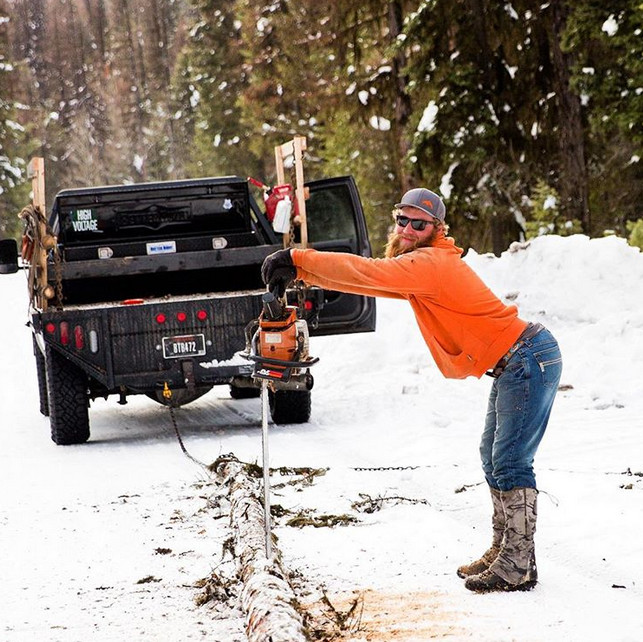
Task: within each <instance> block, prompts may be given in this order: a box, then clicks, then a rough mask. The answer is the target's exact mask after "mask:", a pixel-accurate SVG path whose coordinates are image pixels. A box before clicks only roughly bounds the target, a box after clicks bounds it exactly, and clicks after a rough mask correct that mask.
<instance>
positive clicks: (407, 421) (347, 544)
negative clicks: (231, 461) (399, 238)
mask: <svg viewBox="0 0 643 642" xmlns="http://www.w3.org/2000/svg"><path fill="white" fill-rule="evenodd" d="M465 260H466V261H467V262H468V263H469V264H470V265H471V266H472V267H473V268H474V269H475V270H476V271H477V272H478V273H479V274H480V275H481V276H482V277H483V278H484V280H485V281H486V282H487V284H488V285H489V286H490V287H491V288H492V289H493V290H494V291H495V292H496V293H497V294H498V295H499V296H501V297H502V298H503V299H504V300H507V301H511V302H513V303H515V304H516V305H518V307H519V309H520V312H521V316H522V317H523V318H525V319H529V320H533V321H540V322H541V323H544V324H545V325H546V326H547V327H548V328H549V329H550V330H551V331H552V332H553V333H554V334H555V335H556V337H557V338H558V340H559V342H560V344H561V349H562V351H563V357H564V361H565V367H564V372H563V378H562V381H561V384H562V385H563V386H564V388H565V389H564V390H562V391H561V392H560V393H559V395H558V398H557V401H556V404H555V407H554V412H553V414H552V418H551V422H550V425H549V428H548V431H547V434H546V435H545V439H544V440H543V443H542V445H541V447H540V450H539V452H538V455H537V458H536V473H537V479H538V485H539V488H540V490H541V493H540V495H539V521H538V531H537V534H536V545H537V556H538V567H539V574H540V582H539V584H538V586H537V587H536V588H535V589H534V590H533V591H531V592H528V593H520V594H516V593H514V594H497V595H496V594H489V595H476V594H472V593H470V592H468V591H467V590H466V589H465V588H464V586H463V582H462V580H460V579H459V578H458V577H457V576H456V574H455V569H456V567H457V566H458V565H459V564H461V563H463V562H467V561H470V560H471V559H473V558H475V557H477V556H478V555H479V554H480V553H482V552H483V551H484V550H485V549H486V547H487V545H488V543H489V540H490V536H491V534H490V501H489V498H488V492H487V490H486V488H485V485H484V483H483V476H482V472H481V470H480V465H479V462H478V454H477V444H478V440H479V437H480V432H481V427H482V421H483V418H484V411H485V407H486V397H487V394H488V391H489V387H490V383H491V380H489V379H488V378H487V377H483V379H481V380H476V379H467V380H465V381H451V380H445V379H443V378H442V377H441V375H440V374H439V372H438V371H437V369H436V367H435V365H434V364H433V362H432V361H431V358H430V356H429V354H428V350H427V349H426V347H425V346H424V344H423V342H422V339H421V337H420V335H419V332H418V330H417V328H416V326H415V322H414V319H413V317H412V314H411V311H410V308H409V306H408V305H407V304H405V303H404V302H397V301H387V300H379V301H378V329H377V332H375V333H369V334H363V335H353V336H340V337H326V338H313V339H311V351H312V353H313V355H314V356H318V357H320V362H319V364H318V365H316V366H315V367H314V371H313V374H314V375H315V381H316V383H315V389H314V391H313V416H312V418H311V421H310V423H308V424H305V425H300V426H273V425H271V427H270V454H271V465H272V466H273V467H279V466H311V467H315V468H327V469H328V470H327V472H326V474H325V475H323V476H318V477H316V478H315V482H314V483H313V484H312V485H301V484H300V485H296V486H291V485H286V486H283V487H282V486H281V484H282V482H284V478H282V477H281V476H279V475H277V474H273V493H272V495H273V497H272V501H273V503H274V504H277V503H278V504H280V505H282V506H283V507H284V508H287V509H290V510H295V511H296V510H300V509H303V508H308V509H311V510H313V509H314V510H315V511H316V514H324V513H326V514H333V515H342V514H349V515H351V516H353V517H355V518H357V519H358V520H359V522H358V523H357V524H353V525H350V526H344V527H339V526H338V527H335V528H312V527H305V528H301V529H298V528H292V527H288V526H286V519H287V518H286V517H284V518H279V519H277V520H275V521H276V524H275V533H276V535H277V537H278V538H279V539H278V546H279V548H280V550H281V551H282V553H283V558H284V559H283V562H284V565H285V566H286V568H288V569H290V570H292V571H294V572H296V573H297V574H298V575H299V576H300V580H299V582H298V586H297V591H298V592H299V595H300V600H301V601H302V602H303V603H304V604H312V603H314V602H316V601H317V600H318V598H319V592H320V590H321V589H320V587H323V589H324V590H325V592H326V594H327V596H328V598H329V599H330V600H331V602H332V603H333V604H334V605H335V606H336V607H337V608H338V609H339V610H342V609H344V610H347V609H348V606H349V605H350V602H351V600H354V599H357V598H359V599H360V600H362V601H363V609H364V610H363V613H362V617H361V623H360V625H359V626H356V627H355V630H353V631H352V632H351V633H346V634H345V637H344V638H343V639H346V640H351V641H353V642H357V641H362V640H369V641H374V640H387V641H388V640H395V641H401V640H403V641H405V642H409V641H413V642H416V641H418V640H428V639H433V638H436V637H437V638H441V637H449V638H450V639H458V640H467V639H470V640H476V641H478V640H483V641H494V642H504V641H507V642H508V641H510V640H520V641H521V642H524V641H530V642H534V641H542V642H551V641H560V642H563V641H565V642H568V641H570V640H571V641H579V642H580V641H582V640H590V641H591V640H596V641H597V642H598V641H601V642H602V641H604V640H610V641H617V642H634V641H638V640H640V639H641V636H642V633H643V610H642V609H641V600H642V599H643V539H642V538H641V528H642V527H643V495H640V494H639V493H642V492H643V475H642V473H643V437H642V433H641V427H642V422H641V416H642V414H643V399H642V396H641V388H642V382H643V374H642V373H643V309H642V308H641V301H642V300H643V257H642V256H641V253H640V252H639V250H637V249H635V248H632V247H629V246H628V245H627V244H626V243H625V241H624V240H623V239H619V238H616V237H608V238H603V239H592V240H590V239H588V238H587V237H585V236H580V235H577V236H571V237H566V238H562V237H555V236H548V237H540V238H538V239H535V240H534V241H532V242H531V243H530V244H528V245H526V246H524V245H522V246H520V245H515V246H514V247H513V248H512V251H507V252H505V253H504V254H503V255H502V257H500V258H496V257H493V256H490V255H479V254H476V253H475V252H473V251H471V252H469V253H468V255H467V257H466V259H465ZM25 287H26V286H25V279H24V275H22V274H15V275H7V276H3V277H2V278H1V280H0V293H1V296H2V301H3V310H4V313H3V315H2V316H1V317H0V332H1V336H2V337H3V339H2V357H3V358H2V365H1V366H0V404H1V407H2V408H3V415H2V417H3V418H2V427H3V434H4V446H3V448H2V451H1V452H0V485H1V487H2V488H3V501H2V508H1V509H0V539H1V540H2V546H0V568H2V569H3V581H2V584H1V585H0V586H1V588H0V596H1V598H2V604H3V616H2V621H1V622H0V638H1V639H2V640H6V641H7V642H17V641H23V640H24V641H31V640H35V639H42V640H48V641H52V642H69V641H77V640H85V639H92V640H99V641H103V640H105V641H108V640H123V639H139V640H149V641H152V640H191V639H202V638H206V639H210V640H217V641H221V642H234V641H235V640H239V641H241V640H243V639H244V634H243V618H242V616H241V614H240V612H239V611H238V610H235V609H230V608H224V607H223V606H222V605H216V604H212V603H207V604H205V605H203V606H196V604H195V602H194V598H195V597H196V596H197V594H198V592H199V589H198V588H196V587H195V584H196V583H197V581H198V580H199V579H201V578H204V577H207V576H208V574H209V573H211V572H212V571H214V570H216V571H217V572H219V571H221V572H223V571H226V572H230V571H229V569H227V566H229V565H230V560H229V557H228V558H227V559H222V544H223V542H224V540H225V539H226V537H228V535H229V532H228V527H227V518H225V515H224V516H223V517H224V518H220V517H221V516H222V513H221V510H220V509H217V508H216V506H215V505H216V504H217V502H216V501H214V500H213V496H214V491H213V486H212V485H211V483H210V482H209V480H208V478H207V473H206V472H205V471H204V470H203V469H202V468H200V467H198V466H195V464H194V463H192V462H191V461H190V460H188V459H187V458H186V457H185V456H183V454H182V453H181V451H180V449H179V446H178V444H177V442H176V438H175V437H174V434H173V430H172V427H171V423H170V421H169V417H168V412H167V410H166V409H164V408H162V407H161V406H159V405H157V404H155V403H154V402H152V401H151V400H148V399H147V398H145V397H143V398H134V399H132V400H131V401H130V403H129V404H128V405H127V406H125V407H122V406H119V405H118V404H117V403H116V401H115V400H112V399H110V400H109V401H104V400H97V401H96V402H95V403H93V404H92V408H91V410H90V416H91V421H92V438H91V440H90V441H89V442H88V443H87V444H84V445H82V446H70V447H57V446H55V445H54V444H53V443H52V442H51V441H50V440H49V437H48V430H49V426H48V421H47V420H46V419H45V418H43V417H41V416H40V415H39V413H38V403H37V392H36V383H35V381H36V380H35V368H34V363H33V357H32V352H31V339H30V337H29V332H28V330H27V329H26V328H25V327H24V323H25V321H26V318H27V315H26V290H25ZM18 375H20V376H18ZM259 413H260V405H259V401H258V400H257V399H249V400H236V401H235V400H232V399H230V397H229V394H228V391H227V388H217V389H215V390H213V391H212V392H211V393H210V394H208V395H206V396H205V397H203V398H201V399H200V400H199V401H197V402H195V403H193V404H191V405H189V406H187V407H185V408H182V409H179V410H178V411H177V412H176V416H177V419H178V422H179V425H180V426H181V431H182V434H183V437H184V440H185V443H186V446H187V448H188V450H189V451H190V452H191V453H192V454H193V455H194V456H196V457H197V458H199V459H200V460H202V461H205V462H207V463H210V462H212V461H214V459H215V458H216V457H217V456H219V455H221V454H224V453H230V452H232V453H234V454H235V455H236V456H237V457H239V458H240V459H242V460H245V461H261V422H260V414H259ZM380 467H382V468H384V470H380V469H377V468H380ZM368 469H373V470H368ZM368 498H371V499H372V500H377V501H375V503H379V504H380V507H381V509H380V510H376V511H375V512H371V513H368V512H362V511H359V510H357V509H356V508H355V507H353V505H354V504H355V503H356V502H360V501H362V502H363V501H365V500H366V501H367V500H368ZM386 498H389V499H386ZM394 498H398V499H394ZM226 569H227V570H226ZM141 581H142V583H138V582H141Z"/></svg>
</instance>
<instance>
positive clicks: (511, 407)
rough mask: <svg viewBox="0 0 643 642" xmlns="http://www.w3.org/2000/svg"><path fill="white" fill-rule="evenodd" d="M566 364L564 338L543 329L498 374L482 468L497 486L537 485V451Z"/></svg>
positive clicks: (483, 443) (482, 450) (482, 444)
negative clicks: (560, 343) (558, 339)
mask: <svg viewBox="0 0 643 642" xmlns="http://www.w3.org/2000/svg"><path fill="white" fill-rule="evenodd" d="M562 369H563V361H562V357H561V355H560V350H559V348H558V343H557V342H556V339H554V337H553V336H552V334H551V333H550V332H549V330H547V329H543V330H541V331H540V332H539V333H538V334H537V335H536V336H535V337H533V338H531V339H527V340H526V341H525V343H524V344H523V345H522V346H521V347H520V348H519V349H518V350H516V352H514V354H513V355H512V357H511V359H510V360H509V362H508V363H507V366H506V368H505V370H504V371H503V373H502V374H501V375H500V376H499V377H498V378H497V379H495V380H494V382H493V386H492V387H491V394H490V395H489V406H488V408H487V417H486V420H485V427H484V432H483V433H482V440H481V442H480V457H481V458H482V469H483V471H484V474H485V477H486V479H487V483H488V484H489V486H491V487H492V488H495V489H496V490H504V491H506V490H511V489H513V488H536V478H535V476H534V469H533V464H534V456H535V455H536V450H537V449H538V446H539V444H540V440H541V439H542V438H543V435H544V433H545V428H547V422H548V421H549V415H550V413H551V408H552V405H553V403H554V397H555V396H556V391H557V390H558V382H559V381H560V375H561V373H562Z"/></svg>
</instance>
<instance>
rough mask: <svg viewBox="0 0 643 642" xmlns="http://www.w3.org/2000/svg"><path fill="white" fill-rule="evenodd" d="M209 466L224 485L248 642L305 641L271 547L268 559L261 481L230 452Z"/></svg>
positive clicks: (290, 592)
mask: <svg viewBox="0 0 643 642" xmlns="http://www.w3.org/2000/svg"><path fill="white" fill-rule="evenodd" d="M211 469H213V470H214V472H215V473H216V475H217V477H218V479H219V483H221V484H222V485H223V486H225V487H227V488H228V498H229V500H230V524H231V527H232V530H233V538H234V554H235V558H236V559H237V563H238V574H239V577H240V579H241V583H242V587H243V588H242V590H241V608H242V609H243V612H244V614H245V616H246V635H247V637H248V642H306V640H307V636H306V633H305V630H304V626H303V621H302V617H301V615H300V613H299V612H298V610H297V600H296V597H295V594H294V592H293V590H292V587H291V586H290V584H289V582H288V580H287V575H286V573H285V571H284V568H283V566H282V562H281V555H280V553H279V551H278V549H277V548H276V546H273V554H272V556H271V558H270V559H268V558H267V557H266V545H265V544H266V539H265V522H264V512H263V505H262V503H261V500H260V497H261V492H260V488H259V482H258V480H257V479H255V478H254V477H252V476H250V475H249V474H248V473H247V469H246V466H244V464H242V463H241V462H239V461H238V460H237V459H236V458H234V457H232V456H227V457H221V458H219V459H218V460H217V461H216V462H214V464H212V466H211Z"/></svg>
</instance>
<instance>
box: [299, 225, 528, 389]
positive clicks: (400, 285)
mask: <svg viewBox="0 0 643 642" xmlns="http://www.w3.org/2000/svg"><path fill="white" fill-rule="evenodd" d="M461 255H462V250H461V249H460V248H459V247H457V246H456V245H455V242H454V240H453V239H452V238H450V237H439V238H438V239H437V240H436V241H435V244H434V245H433V246H431V247H427V248H421V249H417V250H414V251H412V252H408V253H406V254H402V255H400V256H398V257H396V258H393V259H371V258H365V257H362V256H355V255H353V254H345V253H339V252H317V251H316V250H300V249H293V250H292V258H293V262H294V264H295V266H297V278H299V279H302V280H303V281H305V282H306V283H309V284H311V285H317V286H319V287H322V288H325V289H328V290H336V291H338V292H348V293H351V294H364V295H366V296H384V297H390V298H395V299H407V300H408V301H409V303H410V304H411V306H412V308H413V311H414V313H415V318H416V320H417V323H418V325H419V327H420V331H421V332H422V336H423V337H424V340H425V341H426V344H427V345H428V346H429V350H430V351H431V354H432V355H433V358H434V359H435V362H436V364H437V366H438V368H439V369H440V371H441V372H442V374H443V375H444V376H445V377H448V378H450V379H464V378H465V377H468V376H471V375H473V376H475V377H481V376H482V375H483V374H484V373H485V372H486V371H487V370H489V369H490V368H493V366H494V365H495V364H496V363H497V362H498V360H499V359H500V358H501V357H502V356H503V355H504V354H505V353H506V352H507V351H508V350H509V348H510V347H511V346H512V345H513V344H514V343H515V342H516V340H517V339H518V337H519V336H520V334H521V333H522V331H523V330H524V329H525V328H526V327H527V322H526V321H523V320H522V319H520V318H519V317H518V311H517V309H516V306H514V305H510V306H507V305H505V304H504V303H502V301H500V299H498V297H496V296H495V295H494V294H493V292H491V290H490V289H489V288H488V287H487V286H486V285H485V284H484V283H483V282H482V280H481V279H480V277H479V276H478V275H477V274H476V273H475V272H474V271H473V270H472V269H471V268H470V267H469V266H468V265H467V264H466V263H465V262H464V261H463V260H462V259H461V258H460V257H461Z"/></svg>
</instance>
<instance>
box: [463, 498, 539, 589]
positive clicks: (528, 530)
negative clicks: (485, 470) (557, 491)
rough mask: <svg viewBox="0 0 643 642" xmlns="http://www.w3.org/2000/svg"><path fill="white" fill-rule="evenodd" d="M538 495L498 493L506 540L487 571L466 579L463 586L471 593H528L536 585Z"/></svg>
mask: <svg viewBox="0 0 643 642" xmlns="http://www.w3.org/2000/svg"><path fill="white" fill-rule="evenodd" d="M537 494H538V491H537V490H536V489H535V488H514V489H512V490H508V491H502V492H501V493H500V495H501V498H502V505H503V507H504V510H505V515H506V519H507V522H506V528H505V538H504V540H503V542H502V545H501V547H500V552H499V553H498V557H497V558H496V559H495V560H494V561H493V562H492V564H491V565H490V566H489V568H488V569H487V570H486V571H483V572H482V573H480V574H479V575H472V576H470V577H468V578H467V580H466V582H465V583H464V585H465V587H466V588H468V589H469V590H470V591H476V592H478V593H486V592H488V591H529V590H530V589H532V588H533V587H534V586H536V582H537V581H538V571H537V570H536V555H535V552H534V533H535V532H536V515H537V510H536V497H537Z"/></svg>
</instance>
